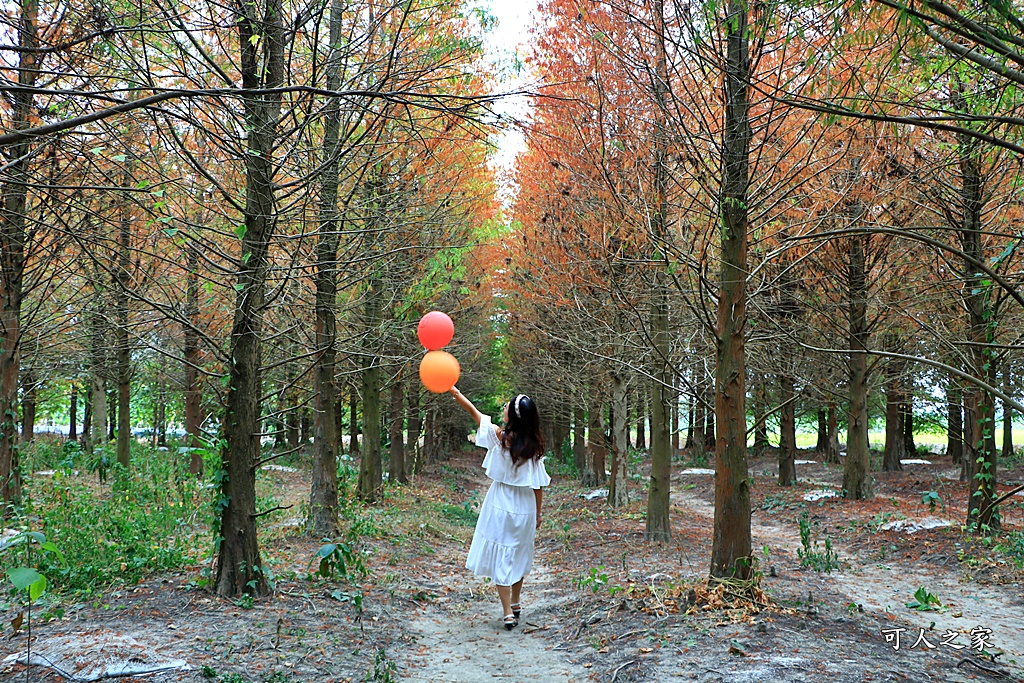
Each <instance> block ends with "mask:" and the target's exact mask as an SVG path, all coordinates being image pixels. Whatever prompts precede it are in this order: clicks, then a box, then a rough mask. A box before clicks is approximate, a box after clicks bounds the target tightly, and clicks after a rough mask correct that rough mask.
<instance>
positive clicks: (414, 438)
mask: <svg viewBox="0 0 1024 683" xmlns="http://www.w3.org/2000/svg"><path fill="white" fill-rule="evenodd" d="M406 403H407V404H408V410H409V418H408V419H409V444H408V447H407V448H406V459H407V460H408V461H409V473H410V474H419V473H420V467H421V465H420V429H421V424H422V422H421V419H420V387H419V384H417V383H416V382H415V381H412V382H409V385H408V388H407V389H406Z"/></svg>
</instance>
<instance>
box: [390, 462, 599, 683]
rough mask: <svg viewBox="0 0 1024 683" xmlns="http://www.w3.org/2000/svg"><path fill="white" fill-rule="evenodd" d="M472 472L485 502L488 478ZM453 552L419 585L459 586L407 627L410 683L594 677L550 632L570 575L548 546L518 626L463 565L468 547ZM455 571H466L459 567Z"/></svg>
mask: <svg viewBox="0 0 1024 683" xmlns="http://www.w3.org/2000/svg"><path fill="white" fill-rule="evenodd" d="M471 476H472V482H473V485H474V487H475V488H476V490H477V492H478V500H483V497H484V494H485V493H486V491H487V487H488V486H489V480H485V479H484V478H483V477H480V476H479V475H478V474H477V473H473V474H472V475H471ZM454 550H455V551H454V552H449V553H447V554H446V555H445V557H444V558H443V559H444V560H445V562H444V563H443V564H439V565H438V571H437V573H436V574H435V575H433V576H427V577H424V578H425V579H426V581H425V582H421V583H420V584H419V585H420V586H421V588H422V589H424V590H426V591H431V590H438V589H440V588H441V585H442V583H445V584H447V585H448V586H449V587H450V588H452V587H454V588H455V589H456V590H454V591H451V592H449V593H448V595H447V597H445V598H441V599H439V600H438V601H436V602H433V603H428V604H427V605H426V606H425V607H423V608H421V609H418V610H417V611H416V612H415V613H413V614H411V615H410V617H409V620H408V623H407V624H406V626H405V635H406V637H407V638H408V639H409V640H410V641H411V642H410V646H409V647H408V648H406V649H405V650H404V651H403V652H401V653H396V662H397V663H398V671H399V675H400V676H401V679H402V680H403V681H422V682H423V683H441V682H444V683H476V682H478V681H490V680H504V681H523V680H528V681H542V682H543V681H550V682H551V683H556V682H557V683H566V682H570V683H571V682H577V681H585V680H587V671H586V669H585V668H583V667H582V666H579V665H578V664H575V663H573V662H571V661H570V660H569V658H568V657H566V655H565V653H564V652H560V651H558V650H555V648H556V647H557V646H558V642H557V641H556V640H553V639H552V638H551V632H550V625H551V619H552V615H553V614H554V613H556V612H557V611H558V610H559V608H560V607H561V606H562V605H563V604H564V603H565V602H566V600H567V599H568V596H567V595H566V590H565V586H564V585H563V580H562V579H560V578H559V577H558V576H557V575H556V574H555V573H554V572H553V571H552V570H551V569H550V568H549V567H548V566H547V565H546V564H544V562H543V558H542V551H540V552H538V553H537V555H536V556H535V558H534V565H533V569H532V570H531V572H530V574H529V575H528V576H527V577H526V581H525V583H524V589H523V608H524V609H523V614H522V617H521V619H520V624H519V627H518V628H516V629H514V630H513V631H511V632H510V631H507V630H506V629H505V628H504V626H503V624H502V621H501V616H502V615H501V607H500V604H499V603H498V600H497V596H496V594H495V592H494V586H493V584H491V583H490V582H489V581H485V580H483V579H478V578H476V577H474V576H472V574H471V573H470V572H469V571H468V570H465V569H461V567H462V563H463V562H464V561H465V550H464V549H454ZM439 559H441V558H439ZM452 569H456V570H461V571H455V572H454V573H452V572H451V570H452ZM442 572H443V573H444V574H445V575H444V576H441V573H442Z"/></svg>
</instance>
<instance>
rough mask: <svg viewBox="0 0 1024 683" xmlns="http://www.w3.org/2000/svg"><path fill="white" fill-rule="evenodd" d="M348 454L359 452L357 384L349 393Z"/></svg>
mask: <svg viewBox="0 0 1024 683" xmlns="http://www.w3.org/2000/svg"><path fill="white" fill-rule="evenodd" d="M348 452H349V453H352V454H355V453H358V452H359V392H358V391H357V390H356V387H355V384H353V385H352V390H351V391H350V392H349V401H348Z"/></svg>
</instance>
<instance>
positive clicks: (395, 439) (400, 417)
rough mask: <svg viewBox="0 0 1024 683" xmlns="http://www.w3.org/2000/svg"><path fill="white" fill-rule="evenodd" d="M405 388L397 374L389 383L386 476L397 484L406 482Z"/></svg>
mask: <svg viewBox="0 0 1024 683" xmlns="http://www.w3.org/2000/svg"><path fill="white" fill-rule="evenodd" d="M404 399H405V389H404V388H403V387H402V378H401V375H399V377H398V379H396V380H395V383H394V384H392V385H391V415H390V417H389V425H390V428H389V432H388V434H389V436H390V437H391V450H390V451H389V460H390V462H389V464H390V469H389V471H388V478H389V479H390V480H391V481H396V482H398V483H399V484H406V483H408V479H407V478H406V476H405V441H404V438H405V409H404V403H405V401H404Z"/></svg>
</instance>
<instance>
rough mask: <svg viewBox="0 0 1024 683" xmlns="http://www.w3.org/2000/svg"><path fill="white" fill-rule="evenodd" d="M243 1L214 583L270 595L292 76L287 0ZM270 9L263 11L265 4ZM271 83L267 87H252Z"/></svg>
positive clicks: (221, 591) (224, 591) (226, 589)
mask: <svg viewBox="0 0 1024 683" xmlns="http://www.w3.org/2000/svg"><path fill="white" fill-rule="evenodd" d="M261 4H263V3H260V2H250V3H239V4H237V5H236V8H235V12H236V16H235V23H236V25H237V26H238V38H239V40H238V45H239V50H240V52H241V59H240V61H239V71H240V73H241V81H242V83H241V84H242V95H243V97H242V100H241V102H242V107H243V114H244V120H245V124H246V137H247V147H248V148H247V150H246V152H247V154H246V155H245V173H246V191H245V210H244V226H245V232H244V235H243V236H242V239H241V245H240V246H241V253H242V254H243V255H248V258H241V259H239V260H238V262H237V263H236V269H237V271H236V272H237V283H236V285H235V288H236V289H237V290H238V293H237V296H236V297H235V311H234V320H233V323H232V328H231V346H230V351H231V353H230V360H229V362H228V377H229V383H228V396H227V405H226V409H225V414H224V420H223V425H224V436H225V441H226V445H225V447H224V449H223V451H222V453H223V455H222V465H221V466H222V468H223V469H224V477H223V483H222V484H221V496H222V500H225V501H226V502H225V503H224V504H223V505H222V506H221V516H220V529H219V531H220V537H221V543H220V549H219V553H218V556H217V573H216V580H215V582H214V586H215V589H216V592H217V594H218V595H222V596H226V597H232V596H236V595H238V594H240V593H248V594H251V595H266V594H267V593H269V591H270V586H269V583H268V581H267V573H266V572H265V571H264V569H263V561H262V559H261V558H260V551H259V545H258V543H257V538H256V516H255V515H256V468H257V467H258V466H259V457H260V436H259V433H260V424H261V420H260V396H261V393H262V381H261V371H262V359H261V351H262V348H261V347H262V343H261V341H262V340H261V333H262V326H263V308H264V304H265V296H266V278H267V255H268V249H269V244H270V238H271V236H272V235H273V233H274V228H275V225H274V220H275V219H274V217H275V215H276V208H275V204H276V201H275V199H276V198H275V196H274V163H273V155H274V148H275V144H276V140H277V135H278V119H279V117H280V109H281V94H280V92H279V91H274V89H275V88H278V87H279V86H280V85H281V84H282V83H283V82H284V27H283V16H284V8H283V6H282V3H281V0H265V7H262V8H261V7H260V5H261ZM261 9H262V10H263V12H262V16H260V10H261ZM261 88H266V89H268V90H271V92H265V93H264V94H261V95H252V94H246V91H251V90H257V89H261Z"/></svg>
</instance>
